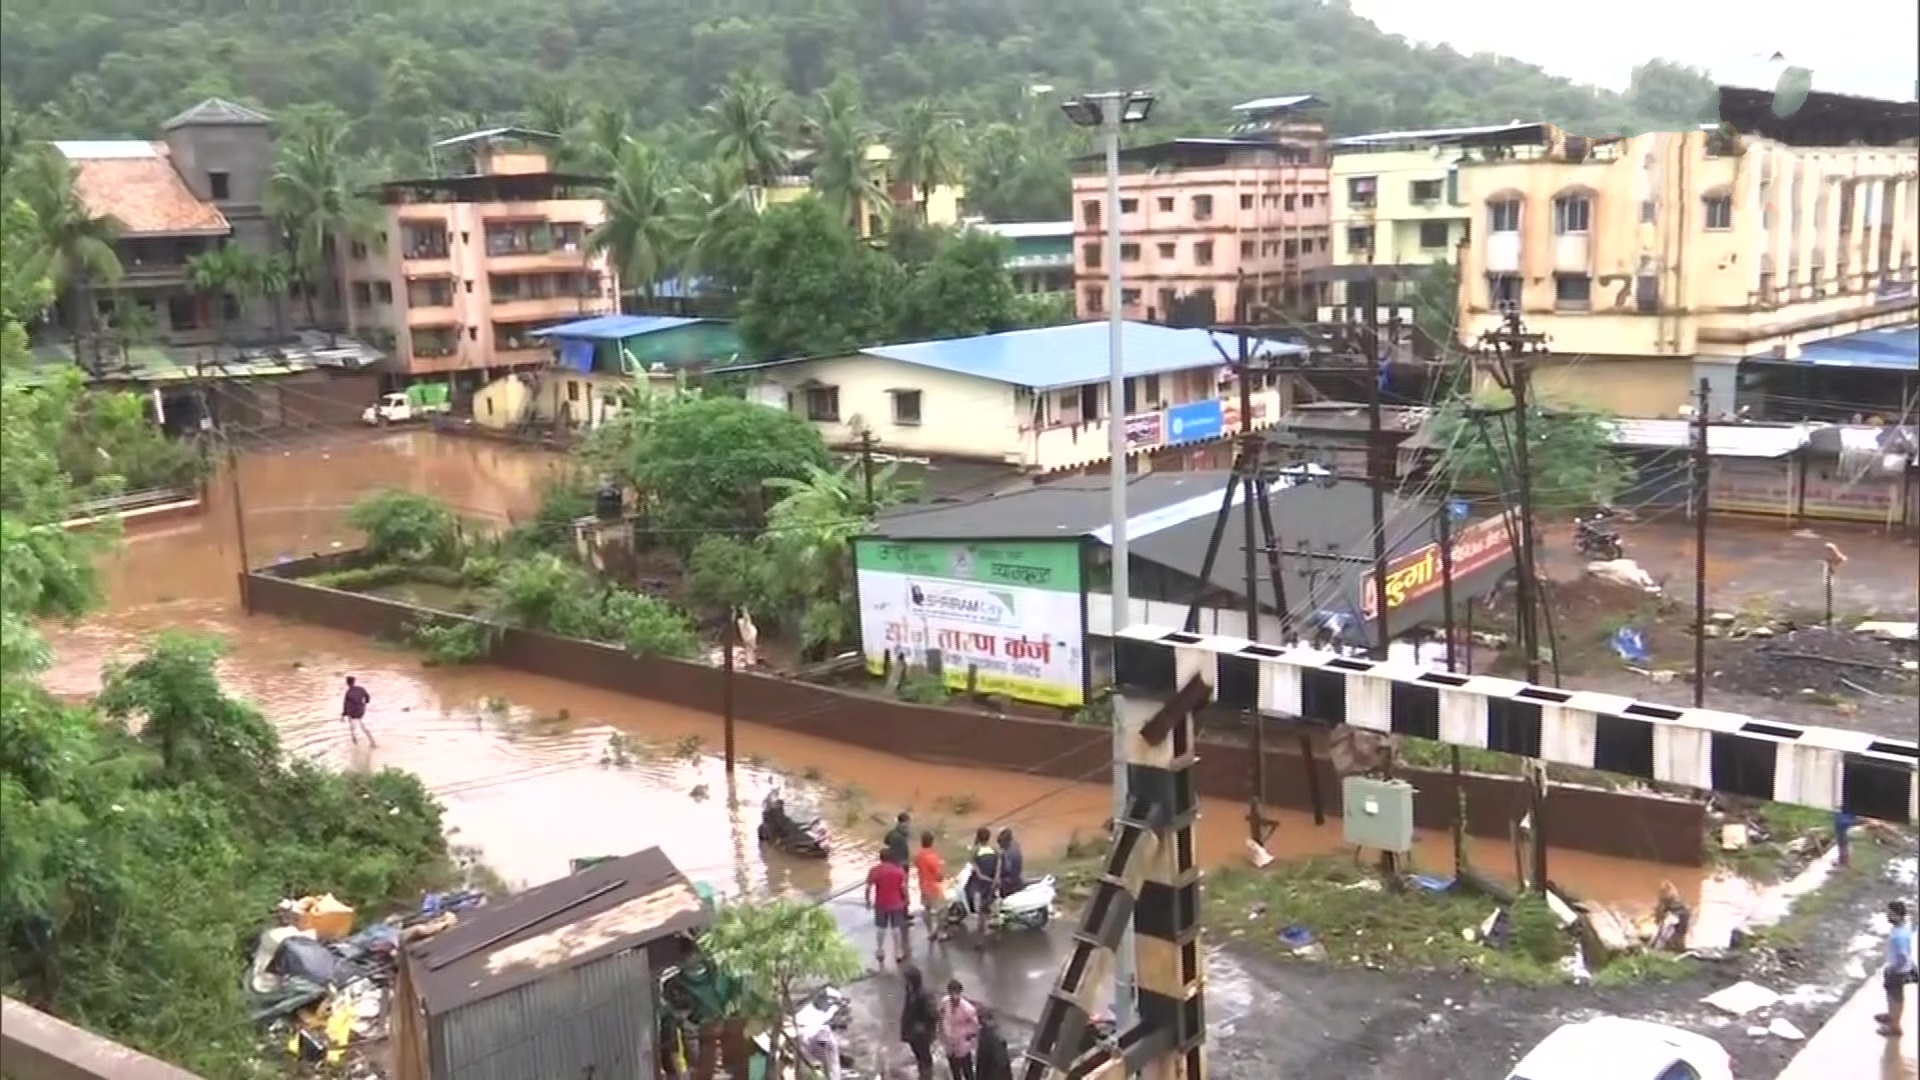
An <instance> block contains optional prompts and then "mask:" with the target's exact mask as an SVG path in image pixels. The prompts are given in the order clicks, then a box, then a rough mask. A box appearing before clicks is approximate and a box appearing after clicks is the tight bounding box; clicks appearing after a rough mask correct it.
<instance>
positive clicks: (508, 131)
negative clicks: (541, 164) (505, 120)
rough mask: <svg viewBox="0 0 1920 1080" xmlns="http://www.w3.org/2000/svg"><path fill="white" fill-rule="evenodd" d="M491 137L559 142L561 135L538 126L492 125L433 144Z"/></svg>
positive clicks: (472, 140) (483, 139)
mask: <svg viewBox="0 0 1920 1080" xmlns="http://www.w3.org/2000/svg"><path fill="white" fill-rule="evenodd" d="M489 139H526V140H529V141H534V142H559V141H560V136H558V135H555V134H554V133H553V132H551V131H540V130H539V129H537V128H526V127H512V126H506V127H491V128H482V129H481V130H479V131H469V132H467V133H466V134H465V135H453V136H450V137H448V138H445V139H441V140H440V141H439V142H437V143H434V144H433V145H435V146H459V145H460V144H462V143H470V142H485V141H487V140H489Z"/></svg>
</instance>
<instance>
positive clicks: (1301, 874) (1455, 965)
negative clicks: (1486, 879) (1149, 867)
mask: <svg viewBox="0 0 1920 1080" xmlns="http://www.w3.org/2000/svg"><path fill="white" fill-rule="evenodd" d="M1372 880H1373V879H1372V878H1371V876H1370V875H1368V874H1367V873H1366V872H1365V871H1364V870H1362V869H1360V868H1359V867H1356V866H1354V865H1353V863H1352V861H1351V860H1350V859H1347V858H1342V857H1336V856H1329V857H1324V858H1314V859H1304V860H1300V861H1296V862H1285V863H1274V864H1273V865H1271V866H1268V867H1266V868H1265V869H1261V870H1255V869H1252V868H1248V867H1230V868H1227V869H1224V870H1220V871H1216V872H1214V873H1212V874H1210V875H1208V878H1207V888H1206V893H1205V903H1206V907H1207V913H1206V918H1207V923H1208V925H1209V926H1210V927H1213V928H1215V932H1216V933H1217V934H1220V935H1222V936H1224V937H1225V939H1226V940H1228V941H1236V942H1241V943H1243V944H1246V945H1251V946H1253V947H1255V948H1259V949H1263V950H1266V951H1269V952H1274V953H1279V954H1282V955H1286V954H1290V953H1291V952H1292V950H1290V949H1289V948H1288V947H1287V946H1286V945H1284V944H1283V943H1282V942H1281V940H1280V932H1281V931H1282V930H1283V929H1285V928H1287V927H1289V926H1295V925H1298V926H1303V927H1306V928H1307V929H1308V930H1310V931H1312V933H1313V936H1314V941H1315V943H1316V944H1318V945H1319V947H1320V950H1321V951H1323V952H1324V959H1325V961H1326V962H1327V963H1329V964H1333V965H1335V966H1339V967H1365V968H1394V969H1418V970H1432V971H1469V972H1474V973H1476V974H1480V975H1484V976H1487V977H1489V978H1496V979H1503V980H1507V981H1511V982H1520V983H1526V984H1529V985H1536V986H1538V985H1550V984H1554V983H1561V982H1565V981H1566V975H1565V974H1564V973H1563V972H1562V971H1561V970H1560V966H1559V965H1560V960H1561V958H1562V957H1564V956H1566V955H1568V954H1569V953H1571V952H1572V951H1573V948H1574V942H1573V938H1572V937H1571V936H1570V935H1569V934H1567V933H1565V932H1563V931H1562V930H1561V929H1560V928H1559V926H1558V924H1557V923H1555V921H1554V919H1553V915H1552V913H1551V912H1549V911H1548V910H1547V908H1546V902H1545V901H1544V900H1540V899H1538V898H1535V897H1524V898H1522V899H1521V900H1520V901H1519V902H1517V903H1516V904H1515V906H1514V912H1513V916H1512V924H1513V925H1512V935H1511V940H1510V942H1509V943H1508V945H1507V946H1506V947H1505V948H1501V949H1493V948H1488V947H1487V946H1485V945H1482V944H1480V943H1479V942H1478V941H1472V940H1468V939H1467V937H1466V936H1465V935H1464V933H1463V931H1467V930H1473V929H1476V928H1478V927H1479V925H1480V924H1481V922H1483V921H1484V920H1485V919H1486V917H1487V915H1488V913H1490V912H1491V911H1493V909H1494V907H1495V904H1496V902H1495V901H1494V900H1493V899H1491V898H1489V897H1486V896H1479V895H1474V894H1471V893H1465V892H1444V893H1430V892H1425V891H1423V890H1420V889H1414V888H1408V889H1406V890H1405V891H1401V892H1394V891H1391V890H1388V889H1384V888H1375V887H1372V886H1371V885H1369V884H1368V883H1369V882H1371V881H1372Z"/></svg>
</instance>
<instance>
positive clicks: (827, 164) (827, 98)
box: [807, 80, 893, 232]
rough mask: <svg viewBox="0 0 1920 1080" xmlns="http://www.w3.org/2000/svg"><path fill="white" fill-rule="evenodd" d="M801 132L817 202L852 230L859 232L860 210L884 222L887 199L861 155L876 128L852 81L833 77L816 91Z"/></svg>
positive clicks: (888, 211)
mask: <svg viewBox="0 0 1920 1080" xmlns="http://www.w3.org/2000/svg"><path fill="white" fill-rule="evenodd" d="M807 134H808V136H809V141H810V142H811V143H812V149H813V163H814V164H813V190H814V192H815V193H816V194H818V195H819V196H820V200H821V201H822V202H824V203H826V204H827V206H828V207H829V208H830V209H831V210H833V212H834V213H835V214H836V215H837V216H838V217H839V218H840V220H842V221H845V222H847V223H848V224H849V225H851V226H853V230H854V231H855V232H860V231H862V230H861V228H860V226H861V224H862V222H861V215H862V214H863V213H866V214H871V215H874V216H877V217H879V218H880V219H881V221H882V223H883V224H884V223H885V220H886V218H887V217H889V216H891V213H892V210H893V203H892V200H891V199H889V198H888V197H887V187H886V182H885V180H884V179H883V177H882V175H881V172H880V169H879V168H878V167H876V164H875V162H873V161H872V160H871V159H870V158H869V157H868V156H867V154H868V151H869V149H870V148H871V147H872V146H873V144H874V143H875V141H876V140H877V139H878V137H879V129H878V128H876V127H875V126H874V125H873V124H872V122H870V121H869V120H868V119H867V116H866V111H865V110H864V109H863V108H861V105H860V99H859V91H858V90H857V88H855V87H854V86H853V84H852V83H850V82H843V81H839V80H836V81H835V82H834V83H833V84H832V85H831V86H828V87H827V88H826V89H825V90H822V91H821V92H820V96H819V101H818V104H817V105H816V108H815V111H814V115H813V116H811V117H809V118H808V120H807Z"/></svg>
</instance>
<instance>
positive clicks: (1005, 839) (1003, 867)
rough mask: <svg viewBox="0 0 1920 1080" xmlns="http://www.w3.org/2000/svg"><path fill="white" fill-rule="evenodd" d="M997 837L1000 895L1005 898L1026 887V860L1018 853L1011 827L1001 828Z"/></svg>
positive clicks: (1018, 847)
mask: <svg viewBox="0 0 1920 1080" xmlns="http://www.w3.org/2000/svg"><path fill="white" fill-rule="evenodd" d="M998 839H999V844H1000V865H999V870H1000V873H999V878H1000V882H999V885H1000V895H1001V897H1002V898H1005V897H1009V896H1012V895H1013V894H1014V893H1017V892H1019V891H1020V890H1021V889H1024V888H1026V887H1027V867H1026V862H1027V860H1026V858H1025V856H1023V855H1021V854H1020V844H1019V843H1018V842H1017V841H1015V840H1014V838H1013V830H1012V829H1001V830H1000V836H999V838H998Z"/></svg>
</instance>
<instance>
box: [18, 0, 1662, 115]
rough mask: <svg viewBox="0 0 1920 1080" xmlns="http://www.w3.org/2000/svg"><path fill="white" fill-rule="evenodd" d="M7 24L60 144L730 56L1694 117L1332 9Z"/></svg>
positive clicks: (731, 9)
mask: <svg viewBox="0 0 1920 1080" xmlns="http://www.w3.org/2000/svg"><path fill="white" fill-rule="evenodd" d="M0 19H3V21H4V25H3V27H0V29H3V30H4V32H3V33H0V82H4V85H5V87H6V89H7V90H8V92H9V94H10V96H11V98H12V99H13V102H14V104H15V105H16V106H18V107H20V108H22V109H23V110H26V111H28V112H29V113H35V112H40V113H41V115H42V116H43V117H44V118H45V119H47V120H49V121H52V125H51V126H56V127H57V128H58V129H59V130H60V131H61V132H62V133H64V134H68V135H76V136H77V135H92V136H110V135H132V134H145V133H149V132H151V131H153V130H154V126H155V125H156V124H157V123H158V122H159V121H160V120H162V119H164V118H165V117H166V116H167V115H169V114H170V113H172V112H173V111H175V110H177V109H180V108H183V107H185V106H187V105H189V104H191V103H193V102H195V101H197V100H199V99H201V98H205V97H208V96H213V95H220V96H226V97H233V98H236V99H243V100H251V101H255V102H258V103H260V104H263V105H265V106H266V107H268V108H269V109H276V108H285V107H286V106H288V105H291V104H296V103H313V102H330V103H332V104H334V105H337V106H338V107H339V108H340V109H341V110H342V111H344V112H345V113H346V114H347V115H348V116H349V117H352V118H354V119H355V120H357V121H360V123H359V124H358V125H357V134H358V137H359V139H360V140H362V141H364V142H365V143H366V144H368V145H371V146H387V147H395V148H401V147H415V146H418V145H420V144H421V143H423V142H425V141H427V140H428V138H429V136H430V135H433V134H437V133H440V132H442V131H444V130H449V129H452V128H454V127H459V126H463V125H466V124H468V123H470V122H471V121H473V120H477V119H486V120H491V121H498V120H507V119H512V118H515V117H522V116H524V113H525V110H526V109H527V107H528V106H529V104H530V103H531V102H533V101H534V100H535V99H536V98H537V97H539V96H541V93H542V91H546V92H547V95H548V96H549V97H552V96H555V95H556V94H559V95H564V96H565V97H566V98H568V99H569V100H571V101H575V102H578V103H580V104H581V105H583V106H584V105H591V104H593V103H601V102H604V103H609V104H614V105H617V106H618V107H619V108H621V109H622V110H623V111H627V112H629V113H630V114H631V115H632V118H633V119H634V120H635V121H636V122H637V126H638V127H640V128H642V129H659V128H662V127H665V126H668V125H675V124H677V123H684V121H686V120H687V118H689V117H690V116H691V115H692V114H693V113H695V112H696V111H697V110H698V109H699V108H700V107H701V106H702V105H703V104H704V103H706V102H708V101H710V100H711V99H712V98H713V97H714V95H715V94H716V92H717V91H718V89H719V88H720V86H721V85H722V84H724V83H725V82H726V81H727V79H728V77H729V76H731V75H732V74H734V73H735V72H738V71H741V70H745V69H754V70H757V71H759V72H760V73H761V74H762V75H763V76H764V77H765V79H766V81H767V82H769V83H772V84H774V85H785V86H786V87H787V88H788V89H789V90H791V91H793V92H794V93H796V94H799V95H806V94H810V93H812V92H813V91H815V90H818V89H820V88H822V87H824V86H825V85H826V84H827V83H828V82H829V81H831V80H832V79H833V78H834V76H836V75H839V74H843V73H847V74H852V75H854V76H855V77H857V78H858V79H859V80H860V83H861V85H862V87H863V89H864V90H865V96H866V98H867V101H868V103H869V105H870V107H871V108H872V110H873V111H874V112H875V113H876V114H878V115H879V116H881V117H883V118H885V117H888V116H889V115H890V114H891V113H892V112H893V110H894V109H896V108H897V107H898V106H900V105H901V104H903V103H905V102H907V101H911V100H914V99H921V98H932V99H936V100H938V101H940V102H943V103H945V104H946V106H947V107H948V108H950V109H951V110H952V111H953V112H954V113H956V114H958V115H959V116H961V117H964V118H967V119H968V120H969V121H971V122H973V123H976V124H977V123H979V122H981V121H985V120H987V119H989V118H992V119H1001V120H1004V119H1008V118H1010V117H1012V116H1014V115H1015V114H1017V113H1018V112H1019V110H1020V108H1021V106H1022V104H1023V96H1024V91H1025V89H1026V88H1027V87H1030V86H1032V85H1034V84H1047V85H1051V86H1053V87H1056V88H1057V89H1058V91H1059V92H1062V93H1064V92H1067V91H1070V90H1079V89H1089V88H1101V87H1113V86H1145V87H1150V88H1153V89H1155V90H1157V91H1159V92H1161V94H1162V95H1163V101H1164V109H1165V111H1164V113H1163V116H1164V124H1156V127H1164V129H1166V130H1178V129H1183V128H1184V129H1189V130H1193V129H1206V128H1212V127H1214V126H1217V124H1218V123H1219V121H1220V119H1221V117H1222V114H1223V110H1224V109H1225V108H1226V107H1227V106H1228V105H1231V104H1232V103H1234V102H1235V101H1238V100H1243V99H1246V98H1248V97H1253V96H1260V95H1266V94H1276V93H1289V92H1301V91H1306V92H1313V93H1317V94H1319V95H1321V96H1322V97H1324V98H1325V99H1326V100H1327V101H1328V102H1329V103H1330V104H1331V110H1330V115H1329V120H1330V122H1331V124H1332V125H1333V127H1334V128H1335V129H1336V130H1337V131H1346V132H1353V131H1364V130H1381V129H1389V128H1400V127H1415V126H1423V125H1435V124H1448V123H1471V122H1481V121H1504V120H1508V119H1512V118H1516V117H1526V118H1544V119H1549V120H1553V121H1556V122H1559V123H1562V124H1565V125H1568V126H1570V127H1573V128H1575V129H1578V130H1581V131H1585V132H1590V133H1591V132H1601V131H1617V130H1620V129H1623V128H1634V127H1645V126H1651V125H1664V124H1670V123H1673V122H1675V121H1681V120H1686V119H1691V113H1692V112H1693V109H1689V110H1688V112H1689V115H1688V116H1674V115H1670V114H1662V111H1661V110H1662V109H1663V108H1664V107H1665V103H1670V102H1671V101H1672V100H1674V98H1673V96H1671V95H1668V94H1665V93H1661V92H1654V93H1651V94H1646V95H1641V94H1635V95H1630V96H1621V95H1616V94H1611V93H1607V92H1602V91H1596V90H1594V89H1591V88H1588V87H1584V86H1578V85H1575V84H1573V83H1570V82H1568V81H1566V80H1564V79H1559V78H1555V77H1553V76H1550V75H1548V74H1546V73H1545V72H1543V71H1541V70H1540V69H1538V68H1535V67H1531V66H1529V65H1525V64H1520V63H1517V62H1513V61H1507V60H1502V59H1500V58H1496V57H1490V56H1476V57H1463V56H1460V55H1458V54H1457V53H1454V52H1452V51H1451V50H1446V49H1428V48H1421V47H1416V46H1414V45H1412V44H1410V43H1408V42H1406V41H1405V40H1404V39H1401V38H1398V37H1393V36H1389V35H1386V34H1383V33H1381V32H1380V31H1379V30H1377V29H1376V28H1375V27H1374V26H1373V25H1372V24H1371V23H1369V22H1366V21H1365V20H1363V19H1360V18H1359V17H1357V16H1355V15H1353V14H1352V13H1351V12H1349V11H1348V10H1347V8H1346V5H1345V4H1344V3H1340V2H1337V0H1335V2H1327V3H1320V2H1316V0H699V2H692V3H690V2H688V0H546V2H537V0H8V2H7V3H6V4H5V5H4V13H3V15H0ZM1669 74H1671V73H1669ZM1656 81H1657V80H1656ZM1689 81H1690V80H1689ZM1655 89H1656V91H1657V90H1658V89H1659V88H1658V87H1656V88H1655ZM1679 97H1680V99H1681V100H1686V99H1693V100H1695V101H1697V95H1693V94H1683V95H1679ZM42 107H44V108H45V110H46V111H45V112H41V110H42Z"/></svg>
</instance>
